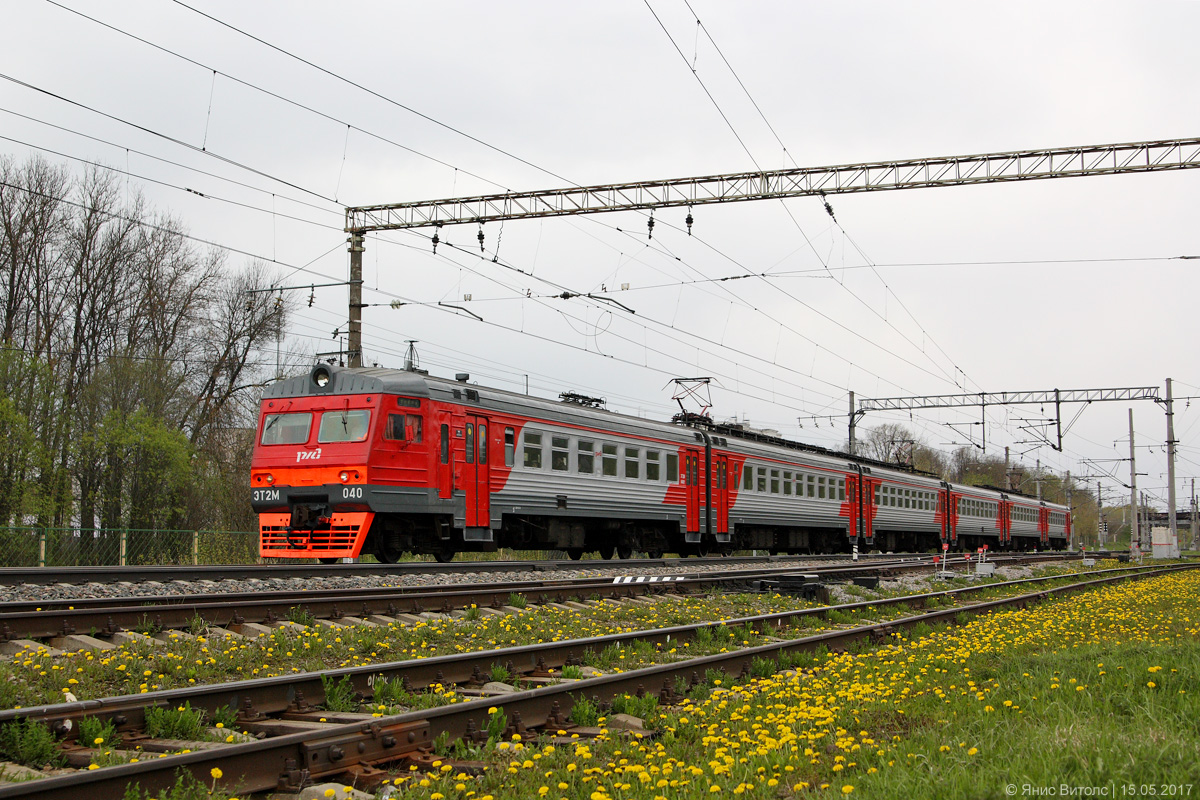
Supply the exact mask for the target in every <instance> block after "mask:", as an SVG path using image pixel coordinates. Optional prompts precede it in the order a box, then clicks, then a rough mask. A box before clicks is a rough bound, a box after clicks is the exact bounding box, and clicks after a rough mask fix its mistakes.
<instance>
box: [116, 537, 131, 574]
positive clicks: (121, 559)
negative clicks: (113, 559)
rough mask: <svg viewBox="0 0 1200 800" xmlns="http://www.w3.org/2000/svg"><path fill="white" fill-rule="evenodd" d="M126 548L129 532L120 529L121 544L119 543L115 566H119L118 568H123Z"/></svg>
mask: <svg viewBox="0 0 1200 800" xmlns="http://www.w3.org/2000/svg"><path fill="white" fill-rule="evenodd" d="M128 546H129V531H127V530H125V529H124V528H122V529H121V542H120V546H119V550H118V553H117V566H119V567H123V566H125V554H126V549H127V548H128Z"/></svg>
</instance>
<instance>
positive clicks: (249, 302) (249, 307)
mask: <svg viewBox="0 0 1200 800" xmlns="http://www.w3.org/2000/svg"><path fill="white" fill-rule="evenodd" d="M246 310H247V311H253V310H254V301H253V300H247V301H246Z"/></svg>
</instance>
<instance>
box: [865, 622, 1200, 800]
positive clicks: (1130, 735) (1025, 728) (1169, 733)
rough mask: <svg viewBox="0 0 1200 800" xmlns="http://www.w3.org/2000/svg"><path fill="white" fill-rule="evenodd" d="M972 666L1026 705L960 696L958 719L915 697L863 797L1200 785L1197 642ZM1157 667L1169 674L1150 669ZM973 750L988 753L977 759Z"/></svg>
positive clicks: (1095, 649) (1085, 650)
mask: <svg viewBox="0 0 1200 800" xmlns="http://www.w3.org/2000/svg"><path fill="white" fill-rule="evenodd" d="M972 664H973V665H977V666H974V668H973V669H972V674H974V675H976V676H977V677H978V678H979V679H982V680H987V679H995V680H996V681H998V682H999V684H1000V686H1002V687H1005V689H1006V691H1005V692H1004V697H1005V699H1007V700H1011V701H1012V703H1013V706H1020V708H1019V709H1018V710H1017V711H1016V712H1013V711H1012V710H1011V707H1005V706H1003V705H999V701H998V704H997V706H994V708H996V709H997V710H995V711H990V712H989V711H984V708H985V707H986V706H984V705H983V704H979V703H977V704H969V703H968V704H963V703H954V704H953V705H954V709H955V710H954V713H952V714H949V715H948V714H947V711H946V708H947V704H946V703H945V702H943V701H938V700H937V698H936V697H933V696H926V697H923V698H921V699H920V701H918V702H916V703H913V704H910V706H909V707H908V708H907V709H905V710H906V716H907V717H908V720H907V722H906V728H905V729H904V730H901V729H900V728H896V731H897V733H896V734H893V735H898V734H900V733H903V734H905V735H904V736H903V744H902V748H901V749H902V750H903V752H896V753H893V754H890V755H889V757H888V761H890V762H893V765H892V766H891V767H887V766H886V763H885V764H881V765H880V771H879V772H878V773H873V774H869V775H865V776H858V778H857V780H856V781H855V786H856V789H858V790H861V793H862V795H863V796H866V797H878V798H896V800H902V799H903V798H910V797H915V796H922V795H924V796H930V795H934V796H938V797H964V798H969V797H1000V796H1002V795H1003V793H1004V787H1006V786H1007V785H1009V784H1012V785H1015V786H1017V787H1018V792H1019V791H1021V790H1022V787H1025V786H1026V785H1028V786H1031V787H1050V786H1053V787H1061V786H1062V785H1064V784H1065V785H1068V786H1106V787H1112V786H1114V785H1115V786H1116V787H1117V791H1118V795H1117V796H1118V797H1121V796H1126V795H1122V794H1120V792H1121V791H1123V789H1122V787H1125V786H1127V785H1128V784H1131V783H1132V784H1135V785H1138V786H1145V785H1154V786H1157V787H1159V788H1158V790H1157V791H1158V792H1160V793H1161V792H1163V789H1162V787H1164V786H1170V785H1178V784H1181V783H1182V784H1192V785H1193V786H1195V785H1196V784H1198V783H1200V760H1198V759H1200V685H1198V684H1197V682H1196V678H1197V676H1200V642H1197V641H1196V640H1195V639H1182V640H1180V641H1179V642H1178V643H1174V644H1171V645H1167V646H1147V645H1133V646H1128V647H1101V646H1095V645H1093V646H1087V647H1081V648H1072V649H1070V650H1066V651H1063V652H1059V653H1046V654H1039V655H1033V654H1028V655H1026V656H1024V657H1022V658H1017V659H989V660H987V661H985V662H984V663H982V664H979V662H976V661H972ZM1101 665H1103V666H1101ZM1152 667H1162V669H1161V670H1159V671H1156V672H1154V673H1151V672H1148V670H1149V669H1150V668H1152ZM1101 673H1104V674H1101ZM1072 681H1074V682H1072ZM1150 682H1153V683H1155V684H1156V685H1155V686H1154V687H1153V688H1151V687H1149V686H1147V684H1148V683H1150ZM1056 684H1057V687H1058V688H1051V687H1052V686H1055V685H1056ZM1081 686H1082V687H1085V688H1083V689H1082V690H1077V687H1081ZM943 747H948V748H949V751H948V752H947V751H943V750H942V748H943ZM971 748H975V749H976V750H977V751H978V752H977V753H976V754H975V755H968V753H969V751H970V749H971ZM1185 790H1186V789H1185ZM1198 790H1200V787H1197V788H1195V789H1193V790H1192V791H1198ZM1167 791H1169V790H1167ZM1024 796H1029V795H1028V794H1026V795H1024ZM1109 796H1111V789H1110V795H1109ZM1176 796H1178V795H1176ZM1185 796H1186V795H1185Z"/></svg>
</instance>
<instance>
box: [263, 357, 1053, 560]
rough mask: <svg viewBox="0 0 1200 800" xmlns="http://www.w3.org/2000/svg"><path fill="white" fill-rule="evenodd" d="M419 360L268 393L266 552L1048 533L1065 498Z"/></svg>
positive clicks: (332, 374)
mask: <svg viewBox="0 0 1200 800" xmlns="http://www.w3.org/2000/svg"><path fill="white" fill-rule="evenodd" d="M460 377H461V378H463V379H462V380H455V381H451V380H447V379H443V378H435V377H431V376H429V375H427V374H425V373H423V372H421V371H418V370H390V369H344V368H339V367H332V366H325V365H320V366H317V367H314V368H313V369H312V370H311V371H310V372H309V374H307V375H304V376H300V377H296V378H290V379H287V380H283V381H279V382H276V383H275V384H273V385H272V386H271V387H269V388H268V390H267V392H266V394H265V396H264V398H263V401H262V407H261V410H260V416H259V427H258V437H257V439H256V442H255V448H254V455H253V460H252V465H251V476H250V479H251V499H252V505H253V507H254V509H255V511H257V512H258V513H259V518H260V552H261V554H262V555H263V556H265V557H282V558H321V559H323V560H326V561H332V560H335V559H337V558H342V557H358V556H359V555H361V554H363V553H369V554H373V555H375V556H376V557H377V558H379V559H380V560H382V561H385V562H395V561H396V560H397V559H398V558H400V557H401V556H402V555H403V554H404V553H431V554H433V555H434V556H435V557H437V558H438V559H439V560H446V559H449V558H452V557H453V555H454V554H455V553H456V552H461V551H467V550H475V551H488V550H495V549H496V548H498V547H510V548H517V549H538V550H544V549H558V550H564V551H566V552H567V553H568V554H570V555H571V556H572V557H574V558H579V557H581V556H582V555H583V553H584V552H587V551H595V552H599V553H601V554H602V555H604V556H605V557H612V556H613V555H614V554H615V555H619V556H622V557H629V556H630V555H632V553H633V552H634V551H643V552H647V553H649V554H650V555H652V556H657V555H661V554H662V553H664V552H679V553H683V554H704V553H706V552H709V551H712V550H720V551H730V550H734V549H765V550H769V551H771V552H773V553H776V552H786V553H799V552H834V551H848V550H849V549H850V547H851V545H852V544H854V543H856V542H857V543H861V545H862V546H863V547H867V548H871V547H879V548H884V549H888V550H893V549H906V550H922V549H932V548H936V547H937V546H938V545H939V543H941V542H945V543H947V544H949V545H950V546H952V547H954V548H956V549H957V548H959V547H970V548H973V547H975V546H977V545H978V544H980V543H992V544H993V545H995V546H996V547H997V548H998V547H1003V546H1009V545H1011V546H1019V547H1026V548H1028V547H1039V548H1045V547H1052V546H1053V547H1061V546H1064V545H1065V542H1066V540H1067V537H1069V532H1070V516H1069V513H1068V510H1067V509H1065V508H1063V507H1061V506H1053V505H1050V504H1046V503H1041V502H1040V501H1031V500H1029V499H1027V498H1023V497H1020V496H1015V497H1014V498H1013V499H1011V500H1010V499H1009V497H1008V495H1005V494H1003V493H1000V492H998V491H993V490H990V489H981V488H978V487H957V486H953V485H951V484H948V483H945V482H943V481H940V480H939V479H937V478H936V477H934V476H929V475H923V474H920V473H916V472H913V471H906V470H904V469H901V468H898V467H896V466H895V465H888V464H883V463H881V462H872V461H869V460H866V459H862V458H852V457H850V456H847V455H846V454H843V453H836V452H832V451H828V450H824V449H822V448H817V447H812V446H808V445H803V444H799V443H796V442H789V441H786V440H783V439H781V438H779V437H777V436H767V435H764V434H762V433H761V432H755V431H751V430H748V429H744V428H742V427H741V426H737V425H714V424H712V423H711V422H709V421H707V420H696V419H688V420H684V422H686V423H688V424H674V423H668V422H659V421H654V420H647V419H642V418H639V417H632V416H628V415H624V414H617V413H613V412H609V411H607V410H605V409H602V408H598V407H595V405H594V404H593V403H592V402H591V401H590V400H589V399H588V398H581V397H579V396H577V395H564V400H563V401H562V402H556V401H553V400H547V399H542V398H534V397H529V396H527V395H521V394H517V393H514V392H506V391H503V390H497V389H489V388H486V387H479V386H474V385H471V384H468V383H467V382H466V380H465V376H460Z"/></svg>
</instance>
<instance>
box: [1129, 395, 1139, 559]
mask: <svg viewBox="0 0 1200 800" xmlns="http://www.w3.org/2000/svg"><path fill="white" fill-rule="evenodd" d="M1135 544H1136V545H1137V546H1138V548H1139V549H1140V548H1141V546H1142V530H1141V525H1139V524H1138V497H1137V455H1136V453H1135V452H1134V449H1133V409H1132V408H1131V409H1129V549H1130V550H1132V549H1133V546H1134V545H1135Z"/></svg>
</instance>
